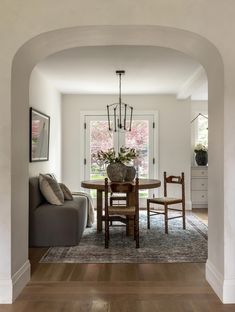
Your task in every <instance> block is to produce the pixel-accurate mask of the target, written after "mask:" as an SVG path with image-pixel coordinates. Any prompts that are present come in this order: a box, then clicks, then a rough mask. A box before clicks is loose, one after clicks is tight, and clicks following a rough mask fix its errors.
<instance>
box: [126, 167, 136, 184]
mask: <svg viewBox="0 0 235 312" xmlns="http://www.w3.org/2000/svg"><path fill="white" fill-rule="evenodd" d="M126 168H127V171H126V177H125V181H127V182H131V181H133V180H134V178H135V175H136V170H135V167H133V166H126Z"/></svg>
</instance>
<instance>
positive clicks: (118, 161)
mask: <svg viewBox="0 0 235 312" xmlns="http://www.w3.org/2000/svg"><path fill="white" fill-rule="evenodd" d="M138 155H139V153H138V151H137V150H136V149H135V148H130V147H124V146H122V147H121V148H120V151H119V152H118V154H117V155H116V152H115V150H114V148H110V149H108V150H107V151H106V152H104V151H102V150H101V151H98V152H97V153H94V154H92V157H93V159H95V160H96V162H98V163H103V164H106V165H107V168H106V169H107V175H108V177H109V179H110V180H111V181H113V182H122V181H132V180H134V178H135V174H136V171H135V168H134V167H133V166H126V165H127V164H130V162H131V161H133V160H134V159H135V158H137V157H138Z"/></svg>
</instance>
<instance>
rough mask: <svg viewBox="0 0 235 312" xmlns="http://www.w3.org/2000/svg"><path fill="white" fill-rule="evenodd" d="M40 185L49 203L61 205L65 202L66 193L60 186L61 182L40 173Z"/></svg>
mask: <svg viewBox="0 0 235 312" xmlns="http://www.w3.org/2000/svg"><path fill="white" fill-rule="evenodd" d="M39 187H40V190H41V192H42V195H43V196H44V197H45V198H46V200H47V201H48V203H50V204H52V205H57V206H61V205H63V203H64V194H63V192H62V190H61V188H60V186H59V183H58V182H57V181H56V180H55V179H53V178H52V177H50V176H48V175H46V174H40V175H39Z"/></svg>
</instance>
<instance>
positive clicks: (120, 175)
mask: <svg viewBox="0 0 235 312" xmlns="http://www.w3.org/2000/svg"><path fill="white" fill-rule="evenodd" d="M126 172H127V168H126V166H125V165H124V164H122V163H114V164H109V165H108V166H107V175H108V177H109V179H110V181H112V182H123V181H124V180H125V177H126Z"/></svg>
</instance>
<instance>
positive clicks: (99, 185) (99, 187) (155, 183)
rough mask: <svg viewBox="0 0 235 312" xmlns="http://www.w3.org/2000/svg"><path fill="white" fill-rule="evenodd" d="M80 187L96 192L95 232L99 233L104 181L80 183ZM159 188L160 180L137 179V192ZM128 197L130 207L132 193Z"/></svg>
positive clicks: (100, 229)
mask: <svg viewBox="0 0 235 312" xmlns="http://www.w3.org/2000/svg"><path fill="white" fill-rule="evenodd" d="M109 183H110V182H109ZM133 183H134V182H133ZM81 186H82V187H83V188H86V189H93V190H94V189H95V190H96V212H97V232H101V231H102V221H104V216H103V192H104V187H105V182H104V179H103V180H87V181H82V182H81ZM160 186H161V181H160V180H157V179H139V190H148V189H154V188H158V187H160ZM128 197H129V204H130V205H131V204H132V203H133V202H134V192H132V193H129V194H128Z"/></svg>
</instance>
